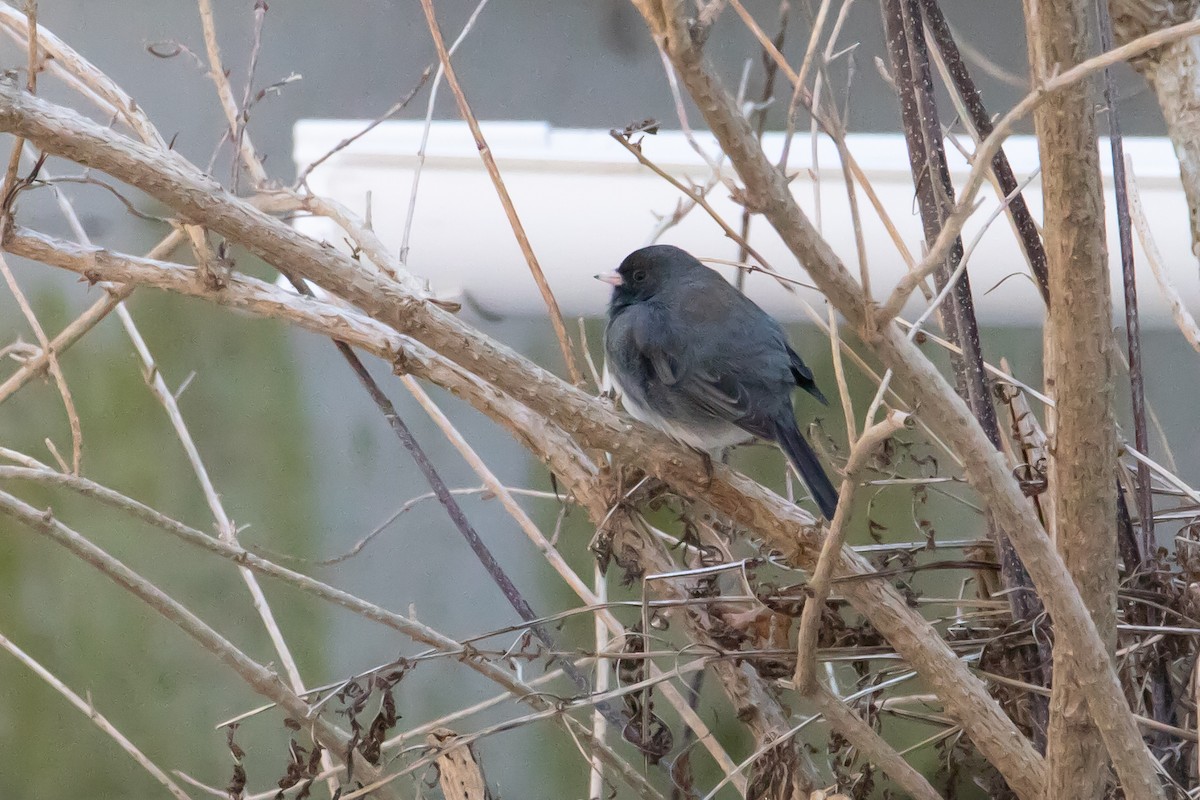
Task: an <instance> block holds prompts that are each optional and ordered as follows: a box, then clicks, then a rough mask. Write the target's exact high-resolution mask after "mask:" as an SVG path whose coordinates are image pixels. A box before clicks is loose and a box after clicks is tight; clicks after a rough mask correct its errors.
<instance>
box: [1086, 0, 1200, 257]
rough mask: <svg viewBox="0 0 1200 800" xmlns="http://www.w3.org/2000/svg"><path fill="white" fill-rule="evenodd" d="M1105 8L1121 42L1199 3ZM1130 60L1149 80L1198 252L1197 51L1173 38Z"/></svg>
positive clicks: (1196, 9)
mask: <svg viewBox="0 0 1200 800" xmlns="http://www.w3.org/2000/svg"><path fill="white" fill-rule="evenodd" d="M1108 8H1109V9H1110V11H1111V13H1112V28H1113V33H1114V34H1115V35H1116V39H1117V41H1118V42H1120V43H1122V44H1125V43H1128V42H1131V41H1135V40H1136V38H1137V37H1140V36H1143V35H1145V34H1146V33H1147V32H1150V31H1154V32H1158V31H1161V30H1164V29H1168V28H1169V27H1170V26H1172V25H1175V24H1177V23H1181V22H1184V21H1186V20H1192V21H1196V20H1198V19H1200V5H1197V4H1196V3H1195V2H1191V1H1190V0H1158V1H1157V2H1147V1H1146V0H1108ZM1130 63H1131V65H1132V66H1133V67H1134V68H1135V69H1137V71H1138V72H1140V73H1141V74H1142V76H1143V77H1144V78H1146V80H1147V81H1148V82H1149V83H1150V85H1151V87H1152V88H1153V89H1154V93H1155V95H1156V96H1157V98H1158V104H1159V107H1160V108H1161V109H1162V113H1163V119H1164V120H1165V121H1166V123H1167V136H1168V137H1170V139H1171V143H1172V144H1173V145H1174V146H1175V155H1176V156H1177V157H1178V158H1179V172H1180V178H1181V179H1182V181H1183V191H1184V194H1185V195H1186V197H1187V201H1188V210H1189V212H1190V213H1189V218H1190V220H1189V221H1190V223H1191V232H1192V253H1193V254H1194V255H1198V256H1200V125H1198V124H1197V120H1198V115H1200V53H1198V52H1197V49H1196V42H1195V41H1185V40H1175V41H1172V42H1169V43H1166V44H1165V45H1164V46H1163V47H1160V48H1156V49H1154V50H1150V51H1146V52H1145V54H1144V55H1143V56H1142V57H1140V58H1135V59H1132V60H1131V62H1130Z"/></svg>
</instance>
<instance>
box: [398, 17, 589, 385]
mask: <svg viewBox="0 0 1200 800" xmlns="http://www.w3.org/2000/svg"><path fill="white" fill-rule="evenodd" d="M421 9H422V10H423V11H424V12H425V22H426V24H427V25H428V26H429V33H430V35H431V36H432V37H433V44H434V47H436V48H437V53H438V60H439V61H440V62H441V64H442V67H443V68H444V69H445V71H446V83H448V84H449V85H450V91H451V92H453V93H454V99H455V100H456V101H457V103H458V111H459V114H461V115H462V118H463V119H464V120H465V121H466V123H467V127H469V128H470V129H471V135H472V136H473V137H474V138H475V144H476V146H477V147H478V148H479V157H480V158H481V159H482V160H483V164H484V167H485V168H486V169H487V172H488V176H489V177H491V179H492V185H493V186H495V188H496V194H497V195H498V196H499V197H500V204H501V205H502V206H504V213H505V215H506V216H507V217H508V223H509V225H510V226H511V227H512V230H513V235H514V236H516V238H517V244H518V245H519V246H520V248H521V253H522V254H523V255H524V256H525V261H526V263H528V264H529V271H530V272H531V273H532V274H533V280H534V283H536V284H537V287H538V291H540V292H541V294H542V300H543V301H545V303H546V309H547V310H548V311H549V312H550V324H551V325H552V326H553V327H554V335H555V336H556V337H558V346H559V349H560V350H561V351H562V357H563V364H564V365H565V366H566V368H567V375H568V376H569V377H570V379H571V383H573V384H575V385H576V386H582V385H583V375H582V374H580V372H579V367H578V366H577V365H576V363H575V354H574V351H573V349H572V346H571V337H570V336H569V335H568V334H567V326H566V324H565V323H564V322H563V316H562V312H561V311H560V310H559V308H558V301H557V300H555V299H554V293H553V292H552V291H551V289H550V284H549V283H548V282H547V281H546V275H545V273H543V272H542V267H541V265H540V264H539V263H538V260H537V256H535V255H534V253H533V245H531V244H530V243H529V237H528V236H527V235H526V234H525V226H523V225H522V224H521V219H520V217H518V216H517V209H516V206H514V205H513V201H512V198H511V197H510V196H509V194H508V188H507V187H506V186H505V185H504V179H503V178H502V177H501V175H500V168H499V167H497V166H496V159H495V158H494V157H493V156H492V151H491V148H490V147H488V143H487V140H486V139H485V138H484V136H483V131H482V130H481V129H480V127H479V121H478V120H476V119H475V112H473V111H472V110H471V106H470V105H468V103H467V97H466V95H465V94H464V93H463V90H462V86H461V85H459V82H458V75H457V74H456V73H455V71H454V65H453V64H451V63H450V53H449V52H448V51H447V49H446V41H445V39H443V38H442V29H441V27H440V26H439V25H438V21H437V15H436V14H435V13H434V10H433V0H421Z"/></svg>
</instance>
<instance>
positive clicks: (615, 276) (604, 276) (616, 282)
mask: <svg viewBox="0 0 1200 800" xmlns="http://www.w3.org/2000/svg"><path fill="white" fill-rule="evenodd" d="M595 277H596V280H598V281H604V282H605V283H611V284H612V285H613V286H620V285H621V284H623V283H624V281H623V280H621V273H619V272H601V273H600V274H599V275H597V276H595Z"/></svg>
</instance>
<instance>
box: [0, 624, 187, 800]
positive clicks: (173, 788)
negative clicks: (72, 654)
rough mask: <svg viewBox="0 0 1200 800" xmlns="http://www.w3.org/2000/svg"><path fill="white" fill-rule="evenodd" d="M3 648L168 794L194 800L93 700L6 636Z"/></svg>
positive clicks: (0, 638)
mask: <svg viewBox="0 0 1200 800" xmlns="http://www.w3.org/2000/svg"><path fill="white" fill-rule="evenodd" d="M0 647H3V648H4V649H5V650H7V651H8V652H9V653H11V654H12V655H13V656H14V657H15V658H16V659H17V660H18V661H20V662H21V663H22V664H24V665H25V666H27V667H29V669H30V670H31V671H32V672H33V673H34V674H35V675H37V676H38V677H39V678H41V679H42V680H43V681H45V682H46V683H48V684H49V685H50V687H51V688H52V689H54V690H55V691H56V692H58V693H59V694H61V695H62V696H63V697H65V698H66V699H67V701H68V702H69V703H70V704H71V705H73V706H75V708H77V709H79V710H80V711H81V712H82V713H83V715H84V716H86V717H87V718H88V719H90V720H91V721H92V722H93V723H95V725H96V727H97V728H99V729H100V730H102V731H104V733H106V734H107V735H108V736H109V737H111V738H112V739H113V741H115V742H116V743H117V745H118V746H120V748H121V749H122V750H124V751H125V752H126V753H128V754H129V757H130V758H132V759H133V760H134V761H135V762H137V764H138V765H139V766H140V767H141V768H142V769H144V770H146V772H148V773H150V775H151V776H152V777H153V778H154V779H155V780H156V781H158V782H159V783H161V784H162V785H163V786H164V787H165V788H166V790H167V791H168V792H170V793H171V795H172V796H173V797H175V798H176V800H191V798H189V797H188V794H187V792H185V791H183V789H181V788H179V784H177V783H175V781H173V780H171V778H170V776H169V775H167V773H165V772H163V771H162V769H160V768H159V766H158V765H157V764H155V763H154V762H153V761H151V760H150V759H149V758H148V757H147V756H146V754H145V753H143V752H142V751H141V750H140V749H138V746H137V745H135V744H134V743H133V742H131V741H129V739H128V738H127V737H126V736H125V734H123V733H121V732H120V731H119V730H117V728H116V726H115V725H113V724H112V723H111V722H109V721H108V717H106V716H104V715H103V714H101V713H100V712H99V711H97V710H96V707H95V706H94V705H93V704H92V702H91V699H90V697H89V699H87V700H84V699H83V698H82V697H80V696H79V695H78V694H76V693H75V692H73V691H72V690H71V688H70V687H69V686H67V685H66V684H65V683H63V682H62V681H61V680H59V679H58V676H56V675H55V674H54V673H52V672H51V671H50V670H48V669H46V668H45V667H44V666H42V665H41V664H40V663H38V662H37V661H36V660H35V659H34V658H33V657H32V656H30V655H29V654H28V653H26V652H25V651H24V650H22V649H21V648H20V647H17V645H16V644H15V643H14V642H13V641H12V640H10V639H9V638H8V637H6V636H4V635H3V634H0Z"/></svg>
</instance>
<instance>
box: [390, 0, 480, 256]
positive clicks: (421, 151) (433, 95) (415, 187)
mask: <svg viewBox="0 0 1200 800" xmlns="http://www.w3.org/2000/svg"><path fill="white" fill-rule="evenodd" d="M487 4H488V0H479V4H478V5H477V6H475V10H474V11H472V12H471V16H469V17H467V21H466V23H464V24H463V26H462V30H460V31H459V32H458V36H456V37H455V38H454V41H453V42H451V43H450V49H449V50H447V51H446V52H447V53H448V54H449V55H451V56H453V55H454V51H455V50H457V49H458V46H459V45H460V44H462V43H463V40H464V39H466V38H467V34H468V33H470V32H471V29H472V28H473V27H475V21H476V20H477V19H479V15H480V14H482V13H483V9H484V7H485V6H487ZM445 74H446V70H445V68H444V67H443V66H442V63H441V62H440V61H439V62H438V68H437V72H436V73H435V74H434V76H433V86H431V87H430V89H429V101H428V102H427V103H426V105H425V128H424V129H423V130H422V131H421V144H420V145H419V146H418V147H417V165H416V168H415V169H414V170H413V179H412V188H411V189H410V190H409V193H408V210H407V211H406V212H405V214H404V233H403V234H401V237H400V253H399V256H400V263H402V264H407V263H408V252H409V242H410V241H411V238H410V237H411V236H412V225H413V217H414V215H415V214H416V212H417V193H418V192H419V191H420V188H421V174H422V172H423V171H424V169H425V148H426V146H427V145H428V144H429V131H430V128H431V127H432V125H433V110H434V107H435V106H436V104H437V96H438V88H439V87H440V86H441V85H442V78H443V77H445Z"/></svg>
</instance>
